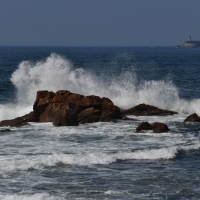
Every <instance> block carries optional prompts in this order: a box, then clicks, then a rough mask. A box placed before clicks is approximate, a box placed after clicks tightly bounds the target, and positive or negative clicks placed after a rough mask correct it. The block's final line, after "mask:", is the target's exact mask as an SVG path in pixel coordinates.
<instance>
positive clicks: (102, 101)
mask: <svg viewBox="0 0 200 200" xmlns="http://www.w3.org/2000/svg"><path fill="white" fill-rule="evenodd" d="M114 119H122V114H121V111H120V109H119V108H118V107H117V106H115V105H114V104H113V102H112V101H111V100H110V99H108V98H105V97H103V98H100V97H98V96H94V95H91V96H84V95H80V94H74V93H71V92H69V91H67V90H59V91H57V92H56V93H54V92H49V91H46V90H45V91H38V92H37V96H36V100H35V102H34V105H33V111H32V112H30V113H29V114H27V115H25V116H23V117H19V118H16V119H14V120H4V121H2V122H0V126H4V125H6V126H19V125H22V124H23V123H27V122H53V124H54V125H55V126H77V125H79V123H80V124H84V123H93V122H99V121H100V122H110V121H114Z"/></svg>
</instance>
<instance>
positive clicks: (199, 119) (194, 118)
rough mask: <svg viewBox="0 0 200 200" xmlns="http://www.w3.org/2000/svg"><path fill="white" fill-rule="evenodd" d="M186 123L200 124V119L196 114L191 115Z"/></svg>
mask: <svg viewBox="0 0 200 200" xmlns="http://www.w3.org/2000/svg"><path fill="white" fill-rule="evenodd" d="M184 122H200V117H199V116H198V115H197V114H196V113H193V114H191V115H189V116H188V117H187V118H186V119H185V120H184Z"/></svg>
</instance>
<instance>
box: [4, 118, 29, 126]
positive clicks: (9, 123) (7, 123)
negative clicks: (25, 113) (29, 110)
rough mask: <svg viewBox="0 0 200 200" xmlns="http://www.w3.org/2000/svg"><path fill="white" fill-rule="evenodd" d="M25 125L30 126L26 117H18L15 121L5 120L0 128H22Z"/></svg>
mask: <svg viewBox="0 0 200 200" xmlns="http://www.w3.org/2000/svg"><path fill="white" fill-rule="evenodd" d="M24 125H30V124H29V123H28V122H27V120H26V118H25V117H17V118H15V119H11V120H3V121H1V122H0V126H12V127H20V126H24Z"/></svg>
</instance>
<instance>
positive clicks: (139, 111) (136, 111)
mask: <svg viewBox="0 0 200 200" xmlns="http://www.w3.org/2000/svg"><path fill="white" fill-rule="evenodd" d="M123 114H124V115H135V116H152V115H160V116H163V115H174V114H178V113H177V112H174V111H170V110H163V109H160V108H157V107H155V106H150V105H147V104H139V105H137V106H135V107H132V108H129V109H127V110H124V111H123Z"/></svg>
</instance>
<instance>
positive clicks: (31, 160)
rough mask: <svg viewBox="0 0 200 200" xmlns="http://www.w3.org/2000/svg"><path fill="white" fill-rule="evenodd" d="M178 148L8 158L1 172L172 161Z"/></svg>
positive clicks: (1, 167) (3, 162)
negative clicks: (116, 163)
mask: <svg viewBox="0 0 200 200" xmlns="http://www.w3.org/2000/svg"><path fill="white" fill-rule="evenodd" d="M176 152H177V149H176V148H163V149H152V150H139V151H135V152H129V153H127V152H120V153H116V154H106V153H97V152H95V153H80V154H52V155H36V156H35V155H34V156H25V155H18V156H12V157H9V156H7V157H6V158H4V159H1V160H0V172H2V173H4V172H11V171H18V170H28V169H30V168H34V169H42V168H44V167H45V166H55V165H56V164H58V163H64V164H69V165H79V166H90V165H96V164H110V163H113V162H116V161H117V160H128V159H140V160H144V159H147V160H155V159H170V158H173V157H175V154H176Z"/></svg>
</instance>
